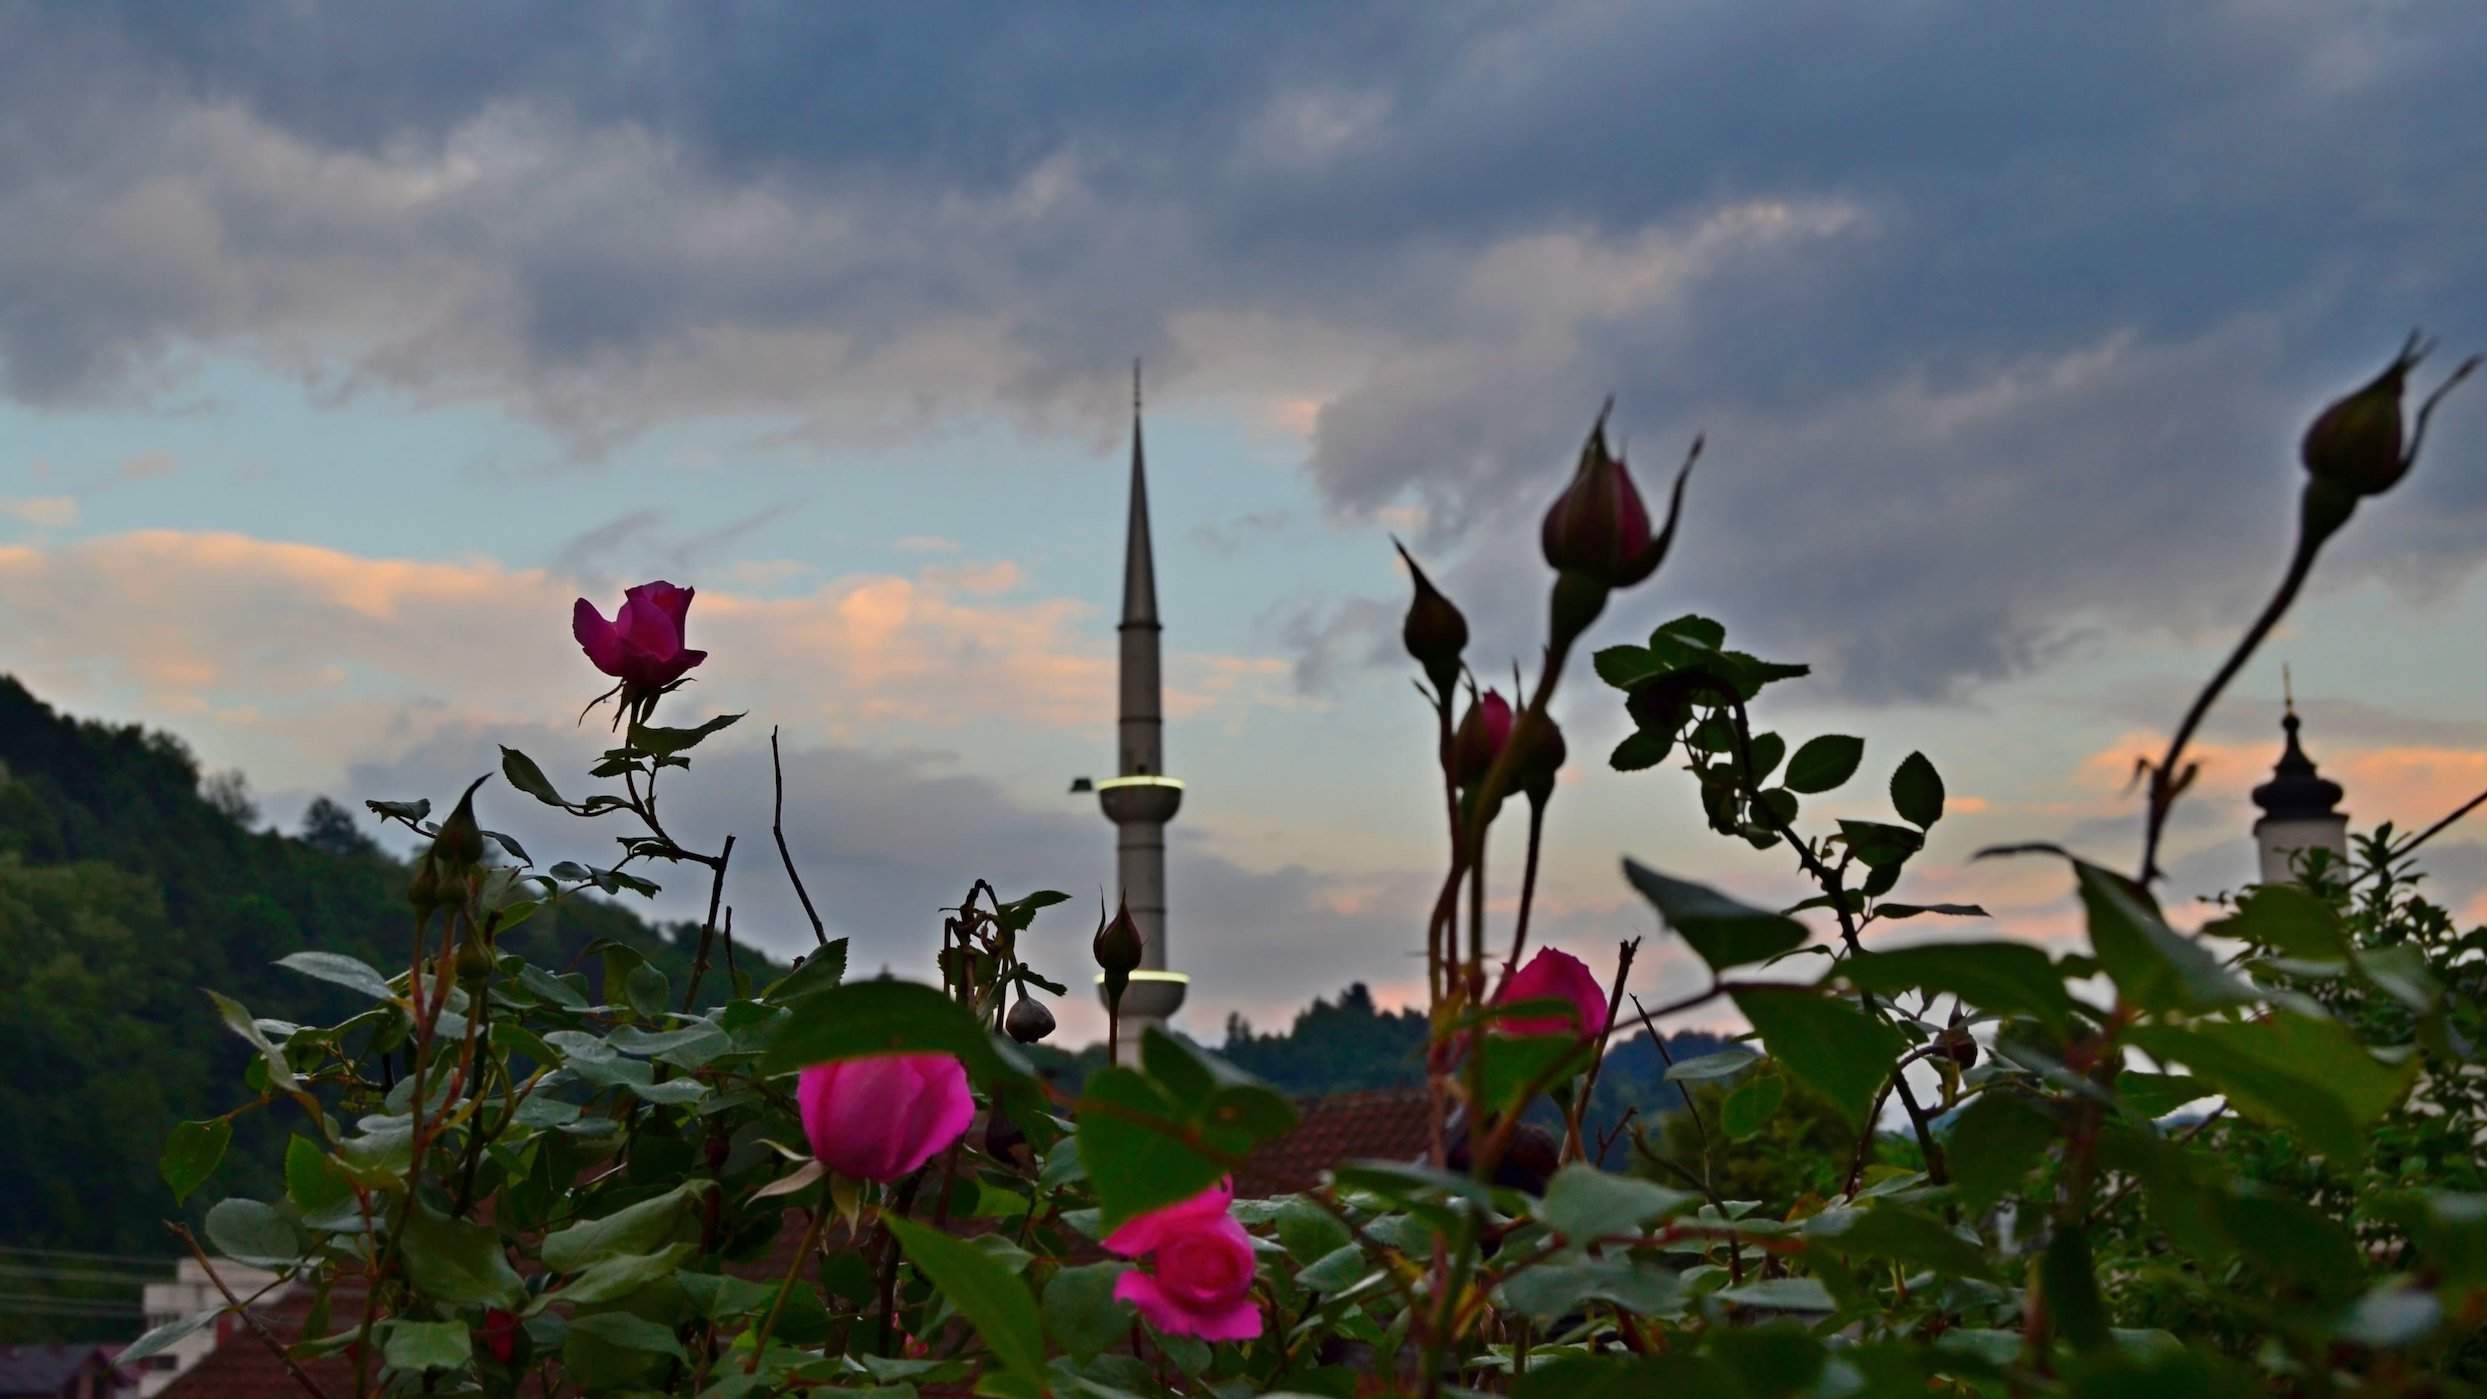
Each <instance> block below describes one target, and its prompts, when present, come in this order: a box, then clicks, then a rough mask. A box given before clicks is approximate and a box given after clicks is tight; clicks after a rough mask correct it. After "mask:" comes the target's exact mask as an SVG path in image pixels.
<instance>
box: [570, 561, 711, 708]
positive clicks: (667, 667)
mask: <svg viewBox="0 0 2487 1399" xmlns="http://www.w3.org/2000/svg"><path fill="white" fill-rule="evenodd" d="M696 591H698V590H697V589H694V588H677V587H675V586H674V585H673V584H671V583H667V582H664V581H662V580H659V581H658V582H654V583H642V584H640V585H639V586H638V587H636V588H632V589H630V590H629V591H628V592H626V593H624V594H623V595H622V607H621V610H620V611H618V612H616V613H614V614H613V620H612V621H610V622H608V621H606V620H605V619H604V614H603V613H601V612H598V611H597V610H596V605H595V604H594V603H592V602H589V601H588V600H587V599H585V598H580V599H579V600H578V602H577V604H576V605H574V606H573V607H572V608H571V609H570V634H571V635H572V636H575V637H577V638H578V642H579V649H580V650H582V651H585V652H586V653H587V659H588V660H590V661H592V662H594V663H595V666H596V669H598V670H601V671H603V672H604V673H605V674H607V675H610V676H612V677H613V678H614V679H616V680H619V681H621V682H622V684H623V685H624V686H625V687H626V688H628V689H630V690H633V691H637V692H639V693H643V694H645V693H653V692H654V691H657V690H661V689H663V688H665V687H666V686H668V685H671V684H672V683H674V682H675V681H677V680H680V679H681V678H682V677H683V674H684V673H685V672H687V671H689V670H690V669H691V667H693V666H695V665H698V664H699V663H700V662H702V661H704V660H707V659H708V653H707V652H705V651H693V650H690V649H688V648H686V647H685V646H684V645H683V644H682V641H683V629H684V628H685V627H686V626H687V625H688V624H689V622H690V618H691V595H692V594H693V593H694V592H696Z"/></svg>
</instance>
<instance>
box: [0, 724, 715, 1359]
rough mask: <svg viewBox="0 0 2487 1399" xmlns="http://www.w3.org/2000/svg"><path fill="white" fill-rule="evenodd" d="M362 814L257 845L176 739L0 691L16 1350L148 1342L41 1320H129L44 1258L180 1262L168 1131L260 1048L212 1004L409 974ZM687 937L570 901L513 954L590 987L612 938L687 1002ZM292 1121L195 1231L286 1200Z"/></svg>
mask: <svg viewBox="0 0 2487 1399" xmlns="http://www.w3.org/2000/svg"><path fill="white" fill-rule="evenodd" d="M390 795H392V796H402V795H407V794H403V793H392V794H390ZM434 795H435V796H436V797H437V796H438V794H434ZM348 811H349V808H348V807H346V806H343V805H340V804H338V803H336V802H331V801H326V800H323V801H321V802H319V803H315V804H314V806H313V807H312V809H311V811H310V813H309V815H308V817H307V818H306V820H305V823H304V829H303V831H302V832H301V833H299V834H296V835H280V834H276V833H274V832H269V831H253V830H251V829H249V828H248V826H247V825H246V824H245V819H246V818H247V811H246V806H245V803H244V802H243V801H242V800H241V798H240V794H239V791H238V789H237V788H235V787H234V786H232V785H230V784H224V783H219V782H216V781H212V780H211V781H209V782H206V783H204V784H203V783H202V779H201V774H200V771H199V765H198V763H197V761H196V759H195V758H193V757H192V755H191V753H190V751H189V750H188V748H187V747H185V746H184V745H183V744H182V742H181V740H180V739H178V738H175V737H173V736H172V735H170V734H165V733H155V732H149V731H146V730H144V729H141V728H139V727H137V726H135V725H129V726H117V725H110V724H101V723H93V722H81V721H78V720H75V719H71V718H69V717H67V716H64V715H61V714H58V713H56V712H54V711H53V710H52V709H51V708H49V707H48V706H46V705H44V704H43V703H42V702H41V701H39V700H37V699H36V698H35V697H34V696H33V695H31V694H29V693H28V692H27V691H26V689H25V687H24V686H22V685H20V684H19V683H18V682H17V681H15V680H14V679H10V678H7V677H0V1123H4V1124H6V1131H5V1132H0V1299H6V1300H0V1340H18V1339H26V1338H30V1337H45V1336H52V1335H82V1336H110V1335H115V1334H133V1333H134V1332H135V1331H136V1330H137V1329H139V1328H137V1327H136V1326H135V1325H134V1324H129V1323H119V1322H115V1321H114V1320H112V1319H110V1318H108V1317H96V1318H92V1319H83V1320H82V1319H76V1318H71V1317H67V1316H65V1315H64V1313H65V1312H66V1311H67V1310H68V1308H67V1307H66V1306H64V1305H61V1304H59V1303H47V1302H46V1301H44V1300H42V1299H43V1298H47V1297H48V1298H71V1297H85V1298H90V1299H97V1300H102V1301H105V1302H112V1303H117V1302H121V1301H134V1300H135V1293H134V1291H133V1290H131V1289H130V1288H128V1287H126V1286H124V1287H117V1288H116V1287H114V1286H110V1285H107V1284H100V1283H99V1284H97V1285H94V1286H79V1285H76V1284H75V1283H74V1282H71V1281H65V1280H64V1279H65V1277H66V1275H68V1274H73V1273H84V1274H87V1275H89V1276H92V1275H94V1274H96V1273H99V1272H108V1271H110V1270H112V1269H113V1268H114V1267H115V1266H116V1265H114V1264H112V1263H111V1262H109V1261H107V1260H106V1259H103V1258H92V1259H86V1260H82V1261H64V1260H61V1259H59V1258H58V1257H57V1255H56V1254H55V1255H51V1256H46V1255H44V1254H42V1253H39V1252H35V1251H37V1250H75V1251H79V1252H82V1253H88V1254H98V1255H129V1256H133V1257H138V1256H143V1257H163V1256H166V1255H167V1254H168V1252H169V1250H170V1249H171V1248H172V1244H171V1241H170V1240H169V1239H167V1238H166V1236H165V1233H164V1230H163V1228H162V1224H161V1221H163V1220H164V1219H165V1218H167V1217H169V1216H172V1215H174V1214H176V1213H178V1211H177V1210H176V1209H175V1207H174V1205H173V1201H172V1197H171V1195H170V1194H169V1193H168V1192H167V1191H166V1189H165V1187H164V1184H163V1182H162V1180H161V1179H160V1178H159V1177H158V1176H157V1174H156V1161H157V1159H158V1156H159V1154H160V1153H161V1151H162V1148H163V1144H164V1137H165V1133H166V1130H167V1129H168V1128H169V1127H170V1126H171V1125H172V1124H173V1123H175V1122H179V1121H185V1120H190V1119H195V1118H200V1117H204V1116H207V1115H210V1114H214V1113H219V1112H222V1111H224V1110H226V1109H227V1108H230V1107H232V1106H233V1105H234V1104H235V1103H238V1102H240V1101H242V1100H243V1099H244V1098H245V1097H246V1096H247V1094H246V1092H245V1090H244V1089H243V1088H242V1086H241V1075H242V1069H243V1065H244V1063H245V1061H246V1058H247V1055H248V1051H247V1049H246V1047H245V1046H244V1045H243V1044H242V1043H241V1042H240V1041H239V1040H237V1039H235V1038H234V1037H233V1036H232V1035H230V1034H228V1033H227V1032H226V1031H225V1030H224V1029H223V1028H222V1027H221V1026H219V1025H218V1023H217V1021H216V1018H215V1016H214V1014H213V1012H212V1011H211V1009H210V1007H209V1005H208V1002H207V998H206V997H205V996H203V995H202V994H200V988H202V987H213V988H215V989H216V990H218V991H220V992H223V993H224V994H226V995H229V996H232V997H234V998H235V999H237V1000H239V1001H240V1002H241V1003H242V1004H244V1005H246V1006H248V1007H249V1008H250V1009H251V1010H252V1011H253V1012H255V1013H257V1014H260V1015H265V1016H274V1017H278V1018H283V1019H293V1020H304V1021H310V1020H317V1019H321V1018H330V1019H342V1018H343V1017H344V1016H346V1015H348V1014H351V1013H352V1011H353V1010H354V1008H355V1002H354V1000H353V999H352V996H351V993H348V992H344V991H340V990H338V989H336V988H333V987H329V986H326V985H324V984H322V983H320V982H317V981H312V980H309V979H307V978H305V977H301V976H297V975H295V974H294V973H291V972H288V971H285V970H283V969H282V968H278V967H275V966H272V965H271V963H273V962H274V961H275V959H277V958H278V957H282V956H284V955H285V954H286V953H289V952H294V951H298V950H301V949H303V948H322V949H326V950H330V951H335V952H343V953H347V954H350V955H352V956H356V957H360V958H362V959H363V960H365V961H367V962H369V963H371V964H372V965H373V966H376V967H380V968H383V969H391V968H396V967H402V966H403V965H405V962H406V957H407V953H408V934H409V927H410V923H409V913H408V910H407V906H406V901H405V889H406V884H407V880H408V877H409V871H408V869H407V867H406V866H405V865H404V864H403V863H402V862H400V861H398V860H397V859H395V858H393V857H391V856H389V855H388V854H386V853H385V852H383V851H382V850H381V849H380V847H379V846H378V845H377V844H375V843H374V842H373V841H372V840H371V839H370V837H368V836H367V835H365V834H364V833H363V832H362V831H361V830H360V829H359V828H358V826H357V825H356V822H355V820H354V818H353V817H352V816H351V815H349V814H348ZM694 931H695V930H694V929H691V928H689V927H688V926H687V925H685V926H682V927H675V928H670V929H668V928H660V927H654V926H651V925H650V924H649V923H647V922H645V921H643V920H641V919H640V918H639V917H637V916H636V915H635V914H634V913H633V912H632V911H631V910H630V909H628V908H627V907H625V906H623V905H620V904H617V903H611V902H606V901H603V900H597V899H576V900H565V901H564V904H563V905H562V906H561V907H560V908H559V909H556V910H548V911H547V912H545V913H543V914H539V915H537V916H536V917H534V918H532V919H529V920H528V921H527V922H526V923H525V924H524V925H522V926H521V927H519V928H518V929H516V930H514V931H513V933H512V934H511V938H512V942H513V945H515V946H518V947H521V948H522V949H523V950H524V951H525V952H526V954H527V955H528V956H529V957H531V958H534V959H535V960H537V961H539V962H546V963H552V964H556V965H564V966H566V965H569V964H571V963H573V962H576V963H577V964H578V965H577V970H580V971H583V972H585V973H586V974H587V975H588V976H589V977H590V978H591V979H593V978H597V977H600V976H601V975H602V967H601V959H600V958H592V957H588V958H582V957H581V953H582V952H583V950H584V949H585V948H586V947H587V946H588V945H589V944H590V943H593V942H595V941H596V940H598V939H600V938H615V939H619V940H621V941H623V942H627V943H629V944H631V945H632V946H634V947H637V948H639V949H640V950H641V951H642V952H643V953H644V954H646V956H647V957H648V958H649V960H650V961H651V962H653V963H654V964H655V965H656V966H657V967H658V968H659V969H660V970H662V971H664V972H665V973H666V974H667V975H668V976H670V977H672V978H673V979H674V982H675V984H676V985H681V984H682V983H683V979H684V978H686V977H687V976H688V975H689V973H690V963H691V947H690V945H689V942H688V941H686V939H685V937H684V934H685V933H686V932H694ZM292 1115H293V1110H292V1109H280V1110H277V1111H275V1112H262V1113H252V1114H249V1115H247V1116H245V1117H243V1118H241V1119H238V1120H237V1122H236V1124H235V1135H234V1141H233V1146H232V1150H231V1153H230V1155H229V1156H228V1158H227V1160H226V1163H225V1165H224V1167H223V1168H222V1170H221V1171H220V1173H219V1175H218V1176H217V1178H216V1179H215V1180H214V1181H212V1182H211V1183H210V1184H209V1186H208V1187H207V1188H206V1189H205V1190H203V1191H201V1192H200V1195H199V1196H197V1197H194V1198H193V1201H192V1204H193V1206H194V1208H193V1211H192V1212H193V1213H196V1212H197V1210H198V1209H199V1208H203V1206H204V1204H205V1203H206V1201H207V1200H209V1199H212V1198H214V1197H218V1196H221V1195H224V1194H229V1193H237V1192H238V1193H244V1194H250V1193H257V1194H259V1195H261V1196H262V1197H263V1198H265V1197H266V1196H268V1195H271V1194H274V1193H275V1192H276V1191H277V1190H278V1189H279V1184H278V1178H277V1173H276V1163H277V1161H278V1160H279V1158H280V1156H281V1153H282V1150H283V1146H284V1133H285V1130H286V1128H287V1126H288V1123H289V1120H290V1118H291V1117H292ZM131 1321H132V1322H134V1321H135V1317H134V1316H133V1317H132V1318H131Z"/></svg>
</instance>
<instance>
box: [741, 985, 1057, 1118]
mask: <svg viewBox="0 0 2487 1399" xmlns="http://www.w3.org/2000/svg"><path fill="white" fill-rule="evenodd" d="M786 1009H787V1017H786V1020H785V1023H784V1024H782V1025H780V1026H779V1027H778V1029H777V1031H776V1032H775V1034H774V1035H772V1036H771V1037H770V1040H769V1044H768V1048H767V1049H766V1050H765V1051H764V1052H763V1053H762V1054H761V1056H760V1066H761V1072H762V1073H763V1074H768V1075H774V1074H783V1073H792V1072H794V1071H795V1070H797V1069H801V1068H806V1067H808V1066H810V1065H813V1064H825V1063H829V1062H831V1061H832V1060H837V1059H863V1058H869V1057H870V1056H872V1055H876V1054H912V1053H920V1052H923V1051H926V1050H939V1051H942V1052H944V1053H949V1054H955V1055H957V1056H958V1058H959V1061H960V1062H961V1063H963V1064H965V1065H966V1066H967V1072H968V1073H969V1074H971V1075H973V1076H974V1077H975V1079H976V1081H977V1082H978V1083H979V1084H982V1085H983V1086H984V1087H985V1089H986V1091H987V1092H989V1093H995V1094H999V1095H1004V1096H1014V1097H1018V1098H1020V1099H1021V1100H1023V1101H1025V1100H1027V1099H1028V1098H1029V1096H1030V1095H1032V1093H1033V1091H1034V1083H1035V1076H1034V1073H1033V1071H1032V1070H1030V1069H1029V1068H1028V1064H1027V1061H1026V1060H1025V1059H1022V1058H1020V1057H1019V1054H1018V1051H1017V1050H1016V1049H1009V1048H1005V1047H1003V1046H1001V1045H998V1044H996V1043H995V1042H994V1039H993V1036H992V1035H991V1034H989V1033H987V1032H986V1030H985V1028H984V1027H983V1026H982V1025H979V1024H977V1023H976V1018H975V1017H974V1016H973V1015H971V1014H969V1013H968V1011H967V1008H966V1007H964V1006H962V1005H960V1004H959V1003H958V1002H956V1001H954V1000H952V999H950V998H949V997H948V996H945V995H943V994H942V993H941V992H940V991H939V990H937V989H936V988H934V987H930V986H926V985H923V984H921V983H918V982H913V981H891V980H873V981H850V982H847V983H844V984H842V985H838V986H832V987H829V988H828V989H826V990H823V991H819V992H816V993H814V994H811V995H807V996H804V997H803V998H802V999H800V1000H798V1001H796V1002H795V1003H794V1004H793V1005H790V1006H788V1007H787V1008H786Z"/></svg>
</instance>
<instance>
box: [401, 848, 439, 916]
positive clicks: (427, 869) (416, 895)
mask: <svg viewBox="0 0 2487 1399" xmlns="http://www.w3.org/2000/svg"><path fill="white" fill-rule="evenodd" d="M406 902H408V903H410V904H413V905H414V909H415V912H416V913H419V914H421V913H429V912H431V911H432V910H433V909H435V908H438V907H440V869H439V867H438V866H437V865H435V864H434V863H433V862H432V857H431V856H430V855H429V854H426V855H425V856H424V857H423V862H422V863H421V864H418V865H416V866H415V875H414V881H413V882H412V883H410V884H408V885H407V886H406Z"/></svg>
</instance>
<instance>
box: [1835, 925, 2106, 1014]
mask: <svg viewBox="0 0 2487 1399" xmlns="http://www.w3.org/2000/svg"><path fill="white" fill-rule="evenodd" d="M1831 975H1833V976H1835V977H1837V978H1839V979H1840V980H1843V981H1845V982H1847V983H1848V984H1849V985H1851V986H1854V987H1856V988H1857V989H1859V990H1861V991H1872V992H1874V993H1876V994H1878V995H1883V996H1889V995H1893V994H1895V993H1897V992H1900V991H1907V990H1925V991H1932V992H1936V993H1949V994H1951V995H1955V996H1958V997H1960V998H1961V999H1962V1000H1964V1001H1967V1002H1968V1003H1969V1004H1971V1005H1973V1006H1976V1007H1977V1008H1978V1009H1980V1010H1984V1011H1992V1012H1994V1013H1995V1014H1998V1015H2025V1016H2029V1017H2031V1018H2032V1019H2036V1020H2042V1021H2044V1022H2046V1024H2047V1025H2048V1026H2049V1027H2050V1028H2052V1029H2055V1030H2058V1031H2061V1030H2063V1029H2065V1028H2066V1027H2067V1026H2069V1025H2070V1024H2071V1023H2072V1020H2073V1016H2074V1007H2075V1002H2074V1000H2073V997H2072V993H2071V992H2069V991H2067V990H2065V989H2064V974H2063V972H2062V970H2061V969H2059V968H2058V967H2057V966H2056V965H2055V963H2054V961H2053V960H2052V959H2050V958H2049V957H2048V956H2047V954H2046V953H2045V952H2044V951H2042V950H2041V949H2039V948H2037V947H2034V946H2032V945H2030V944H2028V943H2025V942H1928V943H1919V944H1917V945H1915V946H1913V947H1898V948H1893V949H1892V950H1890V951H1888V952H1864V953H1859V954H1856V955H1854V956H1851V957H1849V958H1848V959H1847V960H1846V961H1844V962H1842V963H1840V964H1839V966H1838V967H1836V968H1834V969H1833V971H1832V973H1831Z"/></svg>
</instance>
